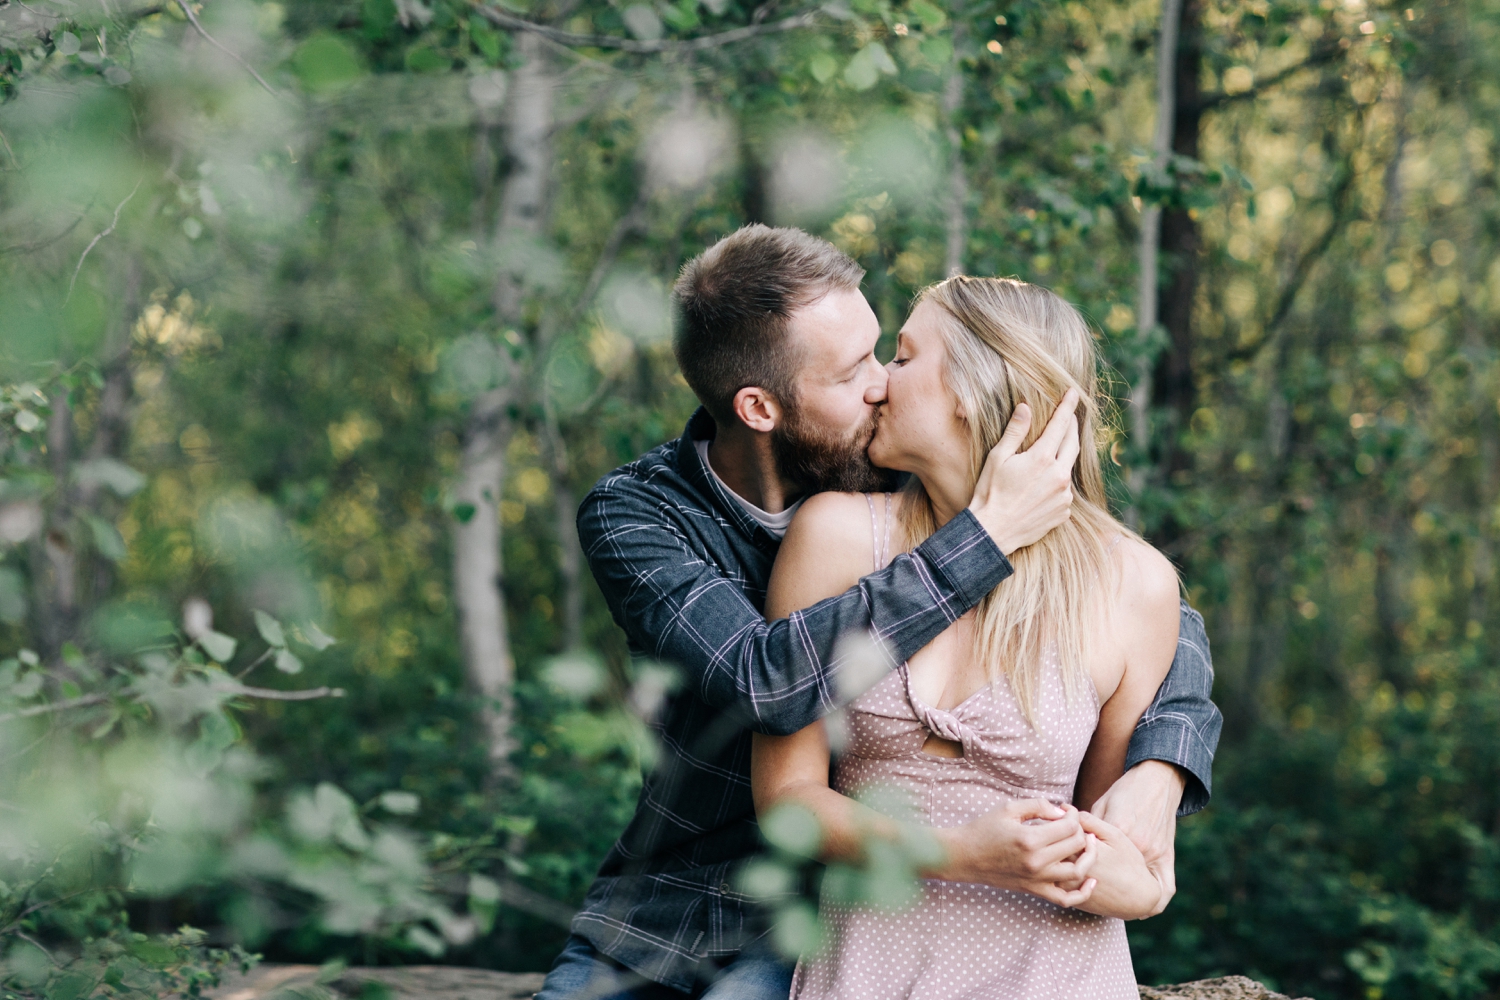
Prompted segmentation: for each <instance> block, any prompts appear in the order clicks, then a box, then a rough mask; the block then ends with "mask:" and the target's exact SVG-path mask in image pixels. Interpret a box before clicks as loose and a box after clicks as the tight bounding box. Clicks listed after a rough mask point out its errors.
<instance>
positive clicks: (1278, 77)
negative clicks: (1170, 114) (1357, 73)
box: [1183, 43, 1343, 114]
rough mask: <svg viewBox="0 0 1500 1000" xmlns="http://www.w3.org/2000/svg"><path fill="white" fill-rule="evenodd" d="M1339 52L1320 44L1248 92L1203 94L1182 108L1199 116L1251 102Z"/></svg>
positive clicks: (1337, 49) (1330, 60) (1332, 57)
mask: <svg viewBox="0 0 1500 1000" xmlns="http://www.w3.org/2000/svg"><path fill="white" fill-rule="evenodd" d="M1341 51H1343V50H1341V49H1340V48H1339V47H1338V46H1337V45H1329V44H1322V43H1320V44H1318V45H1317V46H1315V47H1314V48H1313V50H1312V52H1311V53H1310V54H1309V55H1308V57H1307V58H1306V59H1304V60H1302V61H1301V62H1299V63H1293V64H1292V65H1290V66H1288V67H1287V68H1286V69H1283V70H1281V71H1280V72H1277V73H1273V74H1271V75H1270V76H1268V77H1266V78H1265V79H1264V80H1262V81H1260V82H1259V83H1257V84H1256V85H1255V86H1253V87H1251V88H1250V89H1249V90H1241V91H1239V92H1238V93H1234V94H1228V93H1225V92H1223V91H1220V92H1219V93H1217V94H1205V95H1204V96H1203V98H1202V99H1200V100H1199V101H1198V102H1197V103H1196V104H1194V105H1193V106H1192V107H1191V108H1190V109H1189V108H1184V109H1183V110H1184V111H1187V110H1191V111H1193V112H1196V113H1199V114H1201V113H1202V112H1204V111H1211V110H1213V109H1214V108H1221V107H1223V106H1224V105H1226V104H1233V103H1234V102H1235V101H1253V100H1254V99H1255V98H1257V97H1259V96H1260V95H1261V94H1263V93H1264V92H1265V91H1267V90H1270V89H1271V88H1272V87H1276V86H1279V85H1281V84H1283V83H1285V82H1286V81H1287V80H1289V79H1290V78H1291V77H1293V76H1295V75H1296V74H1298V73H1300V72H1302V71H1303V70H1305V69H1312V68H1314V67H1316V66H1321V65H1323V64H1324V63H1327V62H1332V61H1333V59H1334V57H1336V56H1337V55H1338V54H1339V53H1340V52H1341Z"/></svg>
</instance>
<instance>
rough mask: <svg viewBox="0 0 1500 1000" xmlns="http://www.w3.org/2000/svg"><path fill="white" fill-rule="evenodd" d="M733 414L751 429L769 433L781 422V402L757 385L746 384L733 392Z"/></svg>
mask: <svg viewBox="0 0 1500 1000" xmlns="http://www.w3.org/2000/svg"><path fill="white" fill-rule="evenodd" d="M734 415H735V416H736V417H738V418H739V419H740V423H742V424H744V425H745V426H746V427H748V428H750V429H751V430H752V431H758V432H759V433H761V434H769V433H770V432H771V431H772V430H774V429H775V427H776V425H777V424H779V423H781V416H782V413H781V404H780V403H779V402H777V401H776V397H775V396H773V395H771V394H770V393H769V392H767V391H766V390H764V389H762V388H760V387H759V386H754V385H747V386H745V388H743V389H741V390H740V391H739V392H737V393H735V394H734Z"/></svg>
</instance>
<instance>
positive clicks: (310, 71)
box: [292, 32, 364, 93]
mask: <svg viewBox="0 0 1500 1000" xmlns="http://www.w3.org/2000/svg"><path fill="white" fill-rule="evenodd" d="M292 72H294V73H296V74H297V79H299V80H301V81H302V85H303V86H304V87H306V88H307V89H308V90H310V91H313V92H314V93H316V92H318V91H324V90H333V89H336V88H338V87H343V86H345V85H347V84H348V83H349V82H350V81H352V80H354V79H356V78H358V77H359V76H360V74H362V73H363V72H364V69H363V68H362V67H361V66H360V64H359V58H358V57H357V56H356V55H355V54H354V50H353V49H352V48H350V47H349V44H348V43H347V42H345V41H344V40H343V39H342V38H339V37H338V36H337V35H331V34H328V33H326V32H319V33H317V34H315V35H312V36H311V37H310V38H308V39H307V41H305V42H303V43H302V44H301V45H299V46H298V47H297V51H296V52H295V53H293V55H292Z"/></svg>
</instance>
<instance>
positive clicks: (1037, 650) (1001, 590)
mask: <svg viewBox="0 0 1500 1000" xmlns="http://www.w3.org/2000/svg"><path fill="white" fill-rule="evenodd" d="M917 302H918V303H919V304H920V303H922V302H928V303H930V304H932V305H933V306H935V307H937V312H938V315H939V317H940V320H939V327H940V329H941V330H942V333H943V338H944V341H945V343H946V346H947V349H948V359H947V364H946V366H945V368H944V371H943V382H944V384H945V385H947V387H948V389H949V391H951V392H952V393H953V395H954V396H955V397H957V399H958V402H959V404H960V405H961V406H962V407H963V413H964V417H965V421H966V423H967V425H968V429H969V445H970V448H969V452H970V462H971V466H972V467H971V470H970V472H971V475H972V476H973V478H974V480H975V481H977V480H978V478H979V472H980V470H981V469H982V468H983V466H984V461H985V458H986V457H987V456H988V455H989V453H990V449H992V448H993V447H994V446H995V445H996V443H998V442H999V440H1000V436H1001V434H1003V433H1004V431H1005V425H1006V424H1007V423H1009V422H1010V416H1011V413H1012V412H1013V411H1014V410H1015V408H1016V406H1017V405H1019V404H1021V403H1026V404H1028V405H1030V407H1031V413H1032V422H1031V429H1030V431H1029V432H1028V433H1027V437H1026V440H1025V442H1023V444H1022V445H1021V447H1022V448H1023V449H1024V448H1029V447H1030V446H1031V444H1032V443H1033V442H1034V441H1035V440H1036V439H1037V438H1038V437H1039V436H1040V435H1041V433H1042V431H1043V430H1044V429H1045V428H1046V426H1047V421H1048V420H1049V419H1050V418H1051V416H1052V413H1053V411H1054V410H1055V409H1056V407H1057V404H1058V403H1059V402H1061V400H1062V397H1063V396H1064V394H1066V393H1067V391H1068V390H1069V389H1077V390H1078V391H1079V393H1080V395H1081V397H1082V398H1081V401H1080V402H1079V404H1078V430H1079V435H1080V442H1081V445H1082V447H1081V448H1080V449H1079V453H1078V462H1077V464H1076V465H1075V466H1074V467H1073V494H1074V499H1073V516H1072V517H1071V519H1069V520H1068V521H1067V522H1066V523H1064V524H1063V525H1061V526H1060V527H1058V528H1054V529H1053V530H1052V531H1051V532H1049V533H1048V534H1047V535H1046V537H1044V538H1043V539H1042V540H1041V541H1039V542H1037V543H1035V544H1034V545H1029V546H1027V547H1025V548H1023V549H1018V550H1017V551H1015V552H1013V553H1011V555H1010V561H1011V564H1012V565H1013V566H1014V567H1015V571H1016V572H1015V575H1014V576H1012V577H1010V578H1009V579H1007V580H1005V581H1004V582H1003V583H1001V584H1000V585H999V586H997V587H996V588H995V589H994V590H992V591H990V593H989V594H987V595H985V597H984V598H983V599H982V600H981V601H980V602H979V607H978V610H977V612H976V621H975V629H974V636H975V649H974V653H975V655H976V656H977V657H978V658H979V660H980V662H981V663H983V664H985V666H986V669H987V671H988V672H989V675H990V681H991V683H999V680H1000V675H1001V673H1004V674H1005V675H1006V676H1007V677H1008V678H1009V680H1010V687H1011V690H1012V691H1013V692H1014V694H1015V697H1016V701H1017V702H1018V703H1019V704H1020V706H1021V711H1022V713H1023V714H1024V715H1025V717H1026V719H1027V721H1028V722H1030V723H1031V724H1032V726H1033V727H1035V726H1036V707H1037V706H1036V702H1037V697H1038V694H1037V692H1038V690H1039V682H1040V678H1041V671H1042V668H1043V665H1044V663H1045V661H1046V654H1047V652H1048V650H1049V649H1055V650H1056V652H1057V656H1058V659H1059V660H1060V661H1061V664H1062V672H1063V683H1064V690H1065V691H1066V692H1067V697H1068V699H1069V700H1070V701H1071V700H1073V699H1074V698H1076V697H1077V696H1078V695H1079V694H1080V693H1081V692H1083V691H1088V692H1089V693H1090V694H1091V695H1092V694H1093V691H1094V688H1093V684H1092V681H1091V679H1090V676H1089V672H1088V666H1087V663H1088V653H1089V640H1090V635H1091V633H1092V632H1093V630H1094V628H1095V627H1096V621H1097V619H1096V617H1095V615H1096V614H1097V612H1098V611H1099V610H1100V603H1099V601H1100V598H1101V595H1102V594H1104V593H1106V592H1107V591H1106V590H1105V588H1106V587H1110V588H1111V589H1112V587H1113V584H1114V575H1115V574H1114V573H1113V571H1112V569H1111V566H1112V561H1111V559H1110V552H1109V550H1110V549H1111V548H1112V547H1113V544H1114V542H1115V540H1116V539H1117V538H1118V537H1119V536H1121V535H1125V536H1129V537H1132V538H1136V537H1139V536H1137V535H1136V534H1135V533H1134V532H1132V531H1131V530H1130V529H1128V528H1126V527H1125V526H1124V525H1122V524H1121V523H1120V522H1119V521H1117V520H1116V519H1115V517H1114V515H1112V514H1111V513H1110V511H1109V501H1108V498H1107V497H1106V496H1105V491H1104V473H1103V471H1102V469H1101V468H1100V463H1099V445H1100V444H1101V443H1102V438H1101V430H1102V428H1103V421H1102V419H1101V415H1100V404H1099V398H1098V380H1099V379H1098V358H1097V356H1096V354H1095V351H1094V337H1093V334H1092V332H1091V331H1090V330H1089V327H1088V324H1087V323H1085V322H1084V319H1083V317H1082V316H1080V315H1079V314H1078V310H1076V309H1074V308H1073V306H1071V305H1070V304H1068V303H1067V302H1066V301H1064V300H1063V299H1062V298H1060V297H1058V296H1057V295H1056V294H1054V293H1052V292H1050V291H1048V290H1047V289H1045V288H1041V287H1039V286H1037V285H1032V284H1028V283H1027V282H1024V281H1018V280H1016V279H1013V278H973V277H968V276H966V275H959V276H957V277H953V278H949V279H948V280H947V281H942V282H939V283H938V284H936V285H932V286H931V287H929V288H927V289H926V290H924V291H923V292H922V293H921V295H920V296H918V299H917ZM901 525H902V528H903V529H904V532H905V534H906V539H907V542H908V544H909V545H912V546H915V545H918V544H920V543H921V541H922V540H923V539H925V538H926V537H927V536H928V535H930V534H932V533H933V532H934V531H936V530H937V522H936V519H935V516H934V514H933V510H932V503H931V501H930V500H929V499H928V496H927V491H926V490H925V489H924V488H923V486H922V483H921V481H920V480H918V479H917V478H916V477H912V479H911V480H910V482H909V483H908V484H907V486H906V496H905V502H904V503H902V505H901Z"/></svg>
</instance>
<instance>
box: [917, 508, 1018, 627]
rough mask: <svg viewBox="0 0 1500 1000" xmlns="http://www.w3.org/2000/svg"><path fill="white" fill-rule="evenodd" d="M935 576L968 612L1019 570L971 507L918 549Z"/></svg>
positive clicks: (918, 553) (965, 509) (935, 532)
mask: <svg viewBox="0 0 1500 1000" xmlns="http://www.w3.org/2000/svg"><path fill="white" fill-rule="evenodd" d="M916 554H917V555H920V556H921V557H922V558H923V559H924V560H926V561H927V564H928V565H930V566H931V567H932V569H933V572H934V573H935V574H936V575H937V576H938V577H939V578H940V579H941V580H942V581H943V582H944V583H946V584H947V585H948V587H949V588H950V589H951V590H952V591H953V592H954V594H956V595H957V597H958V603H960V604H962V605H963V607H964V609H965V610H967V609H969V608H972V607H973V606H974V605H976V604H978V603H979V601H980V599H981V598H982V597H984V595H986V594H988V593H989V592H990V591H992V590H994V589H995V587H997V586H998V585H999V584H1000V582H1001V581H1002V580H1004V579H1005V578H1006V577H1008V576H1010V575H1011V574H1012V573H1013V572H1015V570H1014V569H1013V568H1012V567H1011V565H1010V560H1009V559H1007V558H1005V553H1003V552H1001V551H1000V546H998V545H996V544H995V541H994V539H992V538H991V537H990V534H989V532H987V531H985V530H984V526H983V525H981V524H980V523H979V519H978V518H976V517H975V516H974V513H973V512H972V511H970V510H969V509H968V508H967V507H965V508H964V509H963V510H961V511H959V512H958V514H957V516H955V517H954V518H953V520H951V521H949V522H948V523H947V524H945V525H943V526H942V527H941V528H939V529H938V530H937V531H934V532H933V533H932V534H931V535H930V536H929V537H928V539H927V540H926V541H925V542H923V543H922V544H921V545H919V546H917V551H916Z"/></svg>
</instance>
